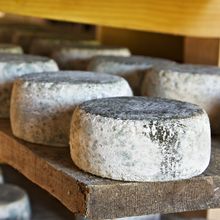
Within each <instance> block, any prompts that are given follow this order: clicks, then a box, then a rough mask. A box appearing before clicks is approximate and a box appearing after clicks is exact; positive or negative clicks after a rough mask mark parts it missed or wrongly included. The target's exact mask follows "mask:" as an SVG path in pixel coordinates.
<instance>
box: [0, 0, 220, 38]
mask: <svg viewBox="0 0 220 220" xmlns="http://www.w3.org/2000/svg"><path fill="white" fill-rule="evenodd" d="M0 11H3V12H8V13H14V14H20V15H28V16H35V17H42V18H51V19H57V20H66V21H74V22H81V23H90V24H95V25H104V26H110V27H119V28H129V29H134V30H144V31H150V32H160V33H170V34H178V35H184V36H201V37H220V28H219V26H220V13H219V11H220V2H219V1H218V0H209V1H201V0H194V1H177V0H157V1H154V0H136V1H135V2H134V1H133V0H112V1H103V0H94V1H91V0H80V1H79V0H37V1H35V0H28V1H27V0H10V1H8V0H1V4H0Z"/></svg>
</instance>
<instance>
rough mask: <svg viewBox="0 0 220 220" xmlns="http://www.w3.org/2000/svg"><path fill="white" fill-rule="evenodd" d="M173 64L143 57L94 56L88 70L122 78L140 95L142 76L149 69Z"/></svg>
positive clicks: (163, 60)
mask: <svg viewBox="0 0 220 220" xmlns="http://www.w3.org/2000/svg"><path fill="white" fill-rule="evenodd" d="M174 63H175V62H173V61H169V60H165V59H159V58H152V57H143V56H131V57H121V56H96V57H93V58H92V59H91V61H90V62H89V65H88V70H89V71H94V72H101V73H108V74H114V75H119V76H122V77H124V78H125V79H126V80H127V81H128V83H129V84H130V86H131V88H132V90H133V92H134V94H135V95H140V94H141V85H142V82H143V79H144V76H145V74H146V72H147V71H149V69H150V68H152V67H154V66H159V65H172V64H174Z"/></svg>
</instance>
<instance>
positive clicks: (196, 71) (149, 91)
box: [142, 65, 220, 134]
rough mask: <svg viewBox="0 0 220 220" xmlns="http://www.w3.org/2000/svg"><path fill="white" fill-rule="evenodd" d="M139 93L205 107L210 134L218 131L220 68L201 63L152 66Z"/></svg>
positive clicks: (219, 121)
mask: <svg viewBox="0 0 220 220" xmlns="http://www.w3.org/2000/svg"><path fill="white" fill-rule="evenodd" d="M142 95H143V96H151V97H162V98H168V99H176V100H180V101H186V102H190V103H194V104H197V105H199V106H200V107H202V108H203V109H205V111H206V112H207V114H208V116H209V118H210V123H211V127H212V133H214V134H219V133H220V114H219V110H220V108H219V106H220V69H219V68H218V67H213V66H203V65H173V66H169V67H167V68H164V67H163V68H157V69H152V70H151V71H149V73H148V74H146V76H145V79H144V83H143V84H142Z"/></svg>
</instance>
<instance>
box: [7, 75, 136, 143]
mask: <svg viewBox="0 0 220 220" xmlns="http://www.w3.org/2000/svg"><path fill="white" fill-rule="evenodd" d="M114 96H132V91H131V89H130V87H129V85H128V83H127V82H126V81H125V80H124V79H123V78H121V77H118V76H111V75H107V74H95V73H92V72H80V71H60V72H56V73H42V74H35V75H33V74H31V75H27V76H25V77H22V78H21V79H19V80H17V81H16V82H15V84H14V88H13V94H12V99H11V124H12V131H13V134H14V135H15V136H16V137H18V138H21V139H24V140H26V141H29V142H33V143H38V144H45V145H52V146H68V145H69V130H70V121H71V117H72V114H73V111H74V109H75V107H76V106H77V105H78V104H81V103H82V102H84V101H87V100H91V99H98V98H104V97H114Z"/></svg>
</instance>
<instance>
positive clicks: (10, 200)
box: [0, 184, 31, 220]
mask: <svg viewBox="0 0 220 220" xmlns="http://www.w3.org/2000/svg"><path fill="white" fill-rule="evenodd" d="M0 219H8V220H15V219H22V220H30V219H31V207H30V201H29V198H28V195H27V193H26V192H25V191H24V190H23V189H21V188H20V187H18V186H15V185H11V184H0Z"/></svg>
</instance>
